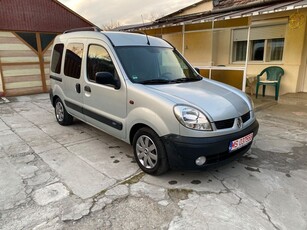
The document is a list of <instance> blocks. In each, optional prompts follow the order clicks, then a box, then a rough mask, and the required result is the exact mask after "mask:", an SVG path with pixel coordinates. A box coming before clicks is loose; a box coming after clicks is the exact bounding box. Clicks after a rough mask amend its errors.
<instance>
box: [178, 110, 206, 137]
mask: <svg viewBox="0 0 307 230" xmlns="http://www.w3.org/2000/svg"><path fill="white" fill-rule="evenodd" d="M174 113H175V116H176V118H177V119H178V121H179V122H180V123H181V124H182V125H183V126H185V127H187V128H189V129H195V130H205V131H212V128H211V125H210V122H209V121H208V119H207V117H206V116H205V115H204V114H203V113H202V112H200V111H199V110H198V109H195V108H193V107H190V106H185V105H177V106H175V107H174Z"/></svg>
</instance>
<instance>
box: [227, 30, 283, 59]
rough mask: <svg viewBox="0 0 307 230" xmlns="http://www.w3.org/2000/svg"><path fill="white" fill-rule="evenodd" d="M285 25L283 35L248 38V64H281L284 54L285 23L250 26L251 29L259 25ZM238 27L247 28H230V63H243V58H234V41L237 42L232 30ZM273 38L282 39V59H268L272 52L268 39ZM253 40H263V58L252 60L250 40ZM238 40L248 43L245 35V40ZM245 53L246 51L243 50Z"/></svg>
mask: <svg viewBox="0 0 307 230" xmlns="http://www.w3.org/2000/svg"><path fill="white" fill-rule="evenodd" d="M278 25H279V26H285V31H284V34H283V36H280V37H278V38H276V37H274V38H259V39H250V40H249V52H248V59H247V60H248V64H283V62H284V54H285V45H286V37H285V35H286V24H277V25H276V24H269V25H265V26H264V25H263V26H257V27H253V26H252V27H251V30H252V29H253V28H257V29H258V28H259V27H263V28H267V27H271V26H278ZM240 29H247V30H248V27H238V28H233V29H232V33H231V44H230V46H231V52H230V57H229V60H230V63H231V64H243V63H245V61H246V60H245V59H246V58H245V59H244V60H243V61H241V60H240V61H236V60H235V56H234V55H235V53H236V51H235V50H234V49H235V45H234V43H235V42H237V41H235V40H234V31H235V30H240ZM274 39H283V52H282V59H281V60H272V61H271V60H270V57H271V52H272V49H270V48H269V41H270V40H274ZM254 40H264V52H263V60H252V55H253V49H252V48H253V47H252V45H253V44H252V41H254ZM239 41H245V42H246V43H248V41H247V37H246V40H239ZM245 53H246V52H245Z"/></svg>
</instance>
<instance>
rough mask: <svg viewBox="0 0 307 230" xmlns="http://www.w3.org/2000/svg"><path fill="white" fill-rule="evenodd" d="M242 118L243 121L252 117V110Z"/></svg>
mask: <svg viewBox="0 0 307 230" xmlns="http://www.w3.org/2000/svg"><path fill="white" fill-rule="evenodd" d="M241 118H242V121H243V123H245V122H247V121H248V120H249V119H250V118H251V115H250V112H248V113H246V114H244V115H243V116H242V117H241Z"/></svg>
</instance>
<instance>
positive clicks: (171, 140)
mask: <svg viewBox="0 0 307 230" xmlns="http://www.w3.org/2000/svg"><path fill="white" fill-rule="evenodd" d="M258 128H259V124H258V121H257V120H255V121H254V122H253V123H252V124H251V125H250V126H249V127H247V128H245V129H243V130H241V131H239V132H236V133H232V134H228V135H223V136H217V137H201V138H196V137H184V136H179V135H174V134H170V135H166V136H163V137H162V140H163V143H164V146H165V148H166V152H167V157H168V162H169V165H170V167H171V168H173V169H205V168H208V167H209V166H215V165H220V164H223V163H226V162H228V161H232V160H235V159H237V158H238V157H240V156H242V155H243V154H244V153H246V152H247V151H248V150H249V149H250V147H251V145H252V142H251V143H249V144H248V145H246V146H244V147H242V148H240V149H238V150H236V151H233V152H229V144H230V142H231V141H233V140H236V139H238V138H241V137H244V136H246V135H248V134H250V133H253V135H254V137H255V136H256V135H257V133H258ZM200 156H205V157H206V158H207V161H206V163H205V164H204V165H202V166H198V165H196V163H195V161H196V159H197V158H198V157H200Z"/></svg>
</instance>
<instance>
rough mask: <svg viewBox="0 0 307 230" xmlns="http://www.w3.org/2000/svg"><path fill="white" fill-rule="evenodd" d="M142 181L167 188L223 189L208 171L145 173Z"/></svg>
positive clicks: (211, 190)
mask: <svg viewBox="0 0 307 230" xmlns="http://www.w3.org/2000/svg"><path fill="white" fill-rule="evenodd" d="M142 181H144V182H146V183H149V184H152V185H156V186H159V187H164V188H167V189H187V190H194V191H198V192H212V193H219V192H221V191H224V190H225V187H224V186H223V184H222V183H221V182H220V181H219V180H218V179H217V178H215V176H214V175H212V173H211V172H208V171H205V172H189V171H187V172H177V171H173V172H169V173H167V174H165V175H162V176H159V177H155V176H150V175H145V176H144V178H143V179H142Z"/></svg>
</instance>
